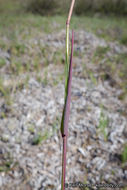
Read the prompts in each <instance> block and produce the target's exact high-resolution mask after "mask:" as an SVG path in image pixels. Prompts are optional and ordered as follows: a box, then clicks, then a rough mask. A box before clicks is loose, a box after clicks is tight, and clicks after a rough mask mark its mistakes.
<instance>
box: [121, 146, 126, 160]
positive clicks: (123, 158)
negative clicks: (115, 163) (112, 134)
mask: <svg viewBox="0 0 127 190" xmlns="http://www.w3.org/2000/svg"><path fill="white" fill-rule="evenodd" d="M121 157H122V162H123V163H124V162H126V161H127V144H126V145H124V149H123V152H122V154H121Z"/></svg>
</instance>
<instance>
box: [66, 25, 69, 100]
mask: <svg viewBox="0 0 127 190" xmlns="http://www.w3.org/2000/svg"><path fill="white" fill-rule="evenodd" d="M68 70H69V24H67V25H66V62H65V99H66V94H67V80H68Z"/></svg>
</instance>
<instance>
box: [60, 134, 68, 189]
mask: <svg viewBox="0 0 127 190" xmlns="http://www.w3.org/2000/svg"><path fill="white" fill-rule="evenodd" d="M66 153H67V137H66V136H64V137H63V156H62V187H61V189H62V190H64V189H65V176H66Z"/></svg>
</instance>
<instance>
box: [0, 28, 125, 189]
mask: <svg viewBox="0 0 127 190" xmlns="http://www.w3.org/2000/svg"><path fill="white" fill-rule="evenodd" d="M37 40H40V43H43V45H44V44H46V45H49V46H51V47H52V51H53V52H55V50H56V49H58V48H61V50H63V48H64V45H65V44H64V43H65V31H63V30H62V31H60V32H59V33H58V34H49V35H45V36H44V35H43V36H41V35H40V36H39V37H38V39H31V40H30V41H29V44H28V45H29V46H30V45H31V43H35V44H36V41H37ZM107 45H108V46H109V47H110V51H109V52H108V54H107V56H109V57H110V56H111V55H113V54H114V55H115V54H117V53H121V52H124V53H127V48H126V47H125V46H121V45H119V44H118V43H116V42H106V41H105V40H103V39H100V38H98V37H96V36H95V35H93V34H91V33H88V32H85V31H75V52H78V54H79V56H77V57H76V56H75V57H74V63H73V79H72V101H71V114H70V121H69V137H68V153H67V177H66V181H67V182H68V183H76V182H80V185H81V183H87V184H90V187H89V188H88V189H99V188H98V187H97V186H96V184H97V183H105V185H106V184H107V185H108V184H110V183H113V184H116V185H118V184H119V185H120V184H122V185H123V186H127V164H126V163H123V162H122V161H121V153H122V151H123V145H124V144H125V143H127V117H126V108H127V107H126V106H127V104H126V100H125V101H121V100H120V99H119V95H120V94H121V89H120V88H118V87H117V86H113V85H112V84H111V79H110V80H109V79H107V80H101V79H100V74H99V72H98V68H99V66H98V65H96V64H95V65H94V64H92V63H91V62H90V58H91V56H92V55H93V52H94V51H95V49H96V48H97V47H98V46H102V47H106V46H107ZM63 53H64V52H63ZM84 54H85V58H84V57H83V58H82V55H84ZM9 56H10V54H9V52H4V51H2V50H0V57H4V58H5V59H6V66H5V67H7V66H8V65H9ZM84 66H87V68H92V70H93V71H95V72H94V74H93V75H94V78H95V79H96V82H95V83H94V81H92V80H91V78H89V77H84V75H83V72H84ZM3 72H4V68H2V69H1V73H3ZM63 72H64V65H63V64H55V65H54V64H53V63H50V64H49V65H48V66H47V73H48V74H47V79H46V80H47V82H44V81H41V82H39V81H38V80H37V78H36V74H35V73H31V74H30V77H29V80H28V84H27V87H25V86H23V88H22V89H21V90H16V92H15V93H13V94H12V98H13V104H12V105H11V106H8V105H7V104H5V102H4V99H3V97H2V96H0V171H1V173H0V189H1V190H50V189H53V190H59V189H60V181H61V156H62V139H61V135H60V131H59V128H60V118H61V114H62V109H63V103H64V80H60V82H57V83H56V84H55V85H53V84H52V80H55V79H56V80H57V79H58V76H60V75H63ZM39 74H40V76H41V77H42V78H43V76H44V69H42V70H41V71H40V72H39ZM24 77H25V74H22V75H20V76H19V77H18V78H17V79H14V81H13V82H16V81H20V80H21V81H22V80H23V78H24ZM4 79H5V83H7V84H9V85H10V83H11V82H10V75H9V74H7V73H6V74H4ZM13 82H12V83H13ZM13 84H14V83H13ZM3 112H4V113H5V116H4V117H3V116H2V113H3ZM98 126H100V127H98ZM77 186H78V185H77ZM68 189H80V188H79V187H76V188H71V187H69V188H68ZM82 189H83V188H82ZM105 189H111V188H109V187H105ZM116 189H123V188H122V187H118V188H116Z"/></svg>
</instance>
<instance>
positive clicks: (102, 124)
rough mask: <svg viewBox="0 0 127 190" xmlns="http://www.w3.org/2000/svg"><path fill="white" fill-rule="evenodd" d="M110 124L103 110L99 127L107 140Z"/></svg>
mask: <svg viewBox="0 0 127 190" xmlns="http://www.w3.org/2000/svg"><path fill="white" fill-rule="evenodd" d="M108 124H109V120H108V118H107V117H106V116H105V115H104V113H103V111H101V114H100V119H99V125H98V129H99V132H101V133H102V134H103V136H104V140H105V141H107V138H108V134H107V130H106V129H107V127H108Z"/></svg>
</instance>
